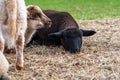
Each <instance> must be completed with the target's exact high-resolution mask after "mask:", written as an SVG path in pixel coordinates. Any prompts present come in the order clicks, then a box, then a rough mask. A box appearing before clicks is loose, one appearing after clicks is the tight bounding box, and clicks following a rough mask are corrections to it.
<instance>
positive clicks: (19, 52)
mask: <svg viewBox="0 0 120 80" xmlns="http://www.w3.org/2000/svg"><path fill="white" fill-rule="evenodd" d="M23 49H24V35H23V34H19V35H18V37H17V40H16V60H17V61H16V68H17V69H18V70H21V69H23V68H24V56H23Z"/></svg>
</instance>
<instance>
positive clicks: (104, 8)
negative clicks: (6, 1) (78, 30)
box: [26, 0, 120, 20]
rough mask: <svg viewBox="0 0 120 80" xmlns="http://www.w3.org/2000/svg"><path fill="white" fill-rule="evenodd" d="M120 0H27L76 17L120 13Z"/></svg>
mask: <svg viewBox="0 0 120 80" xmlns="http://www.w3.org/2000/svg"><path fill="white" fill-rule="evenodd" d="M119 3H120V0H44V1H43V0H26V4H27V5H29V4H32V5H38V6H40V7H41V8H42V9H54V10H59V11H67V12H69V13H71V14H72V15H73V17H75V18H76V19H83V20H86V19H97V18H106V17H116V16H119V15H120V4H119Z"/></svg>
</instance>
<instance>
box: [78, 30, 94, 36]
mask: <svg viewBox="0 0 120 80" xmlns="http://www.w3.org/2000/svg"><path fill="white" fill-rule="evenodd" d="M80 31H82V35H83V36H92V35H94V34H95V33H96V31H94V30H80Z"/></svg>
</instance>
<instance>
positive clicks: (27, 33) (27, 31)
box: [25, 26, 36, 44]
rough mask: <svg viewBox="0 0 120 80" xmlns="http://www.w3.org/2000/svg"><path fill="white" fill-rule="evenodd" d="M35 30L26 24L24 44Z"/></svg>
mask: <svg viewBox="0 0 120 80" xmlns="http://www.w3.org/2000/svg"><path fill="white" fill-rule="evenodd" d="M35 32H36V30H35V29H32V28H30V26H28V28H27V30H26V33H25V44H27V43H29V42H30V40H31V38H32V36H33V34H34V33H35Z"/></svg>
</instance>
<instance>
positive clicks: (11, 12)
mask: <svg viewBox="0 0 120 80" xmlns="http://www.w3.org/2000/svg"><path fill="white" fill-rule="evenodd" d="M6 8H7V15H8V26H9V29H10V34H11V37H12V38H13V39H14V38H15V34H16V18H17V2H16V0H6Z"/></svg>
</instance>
